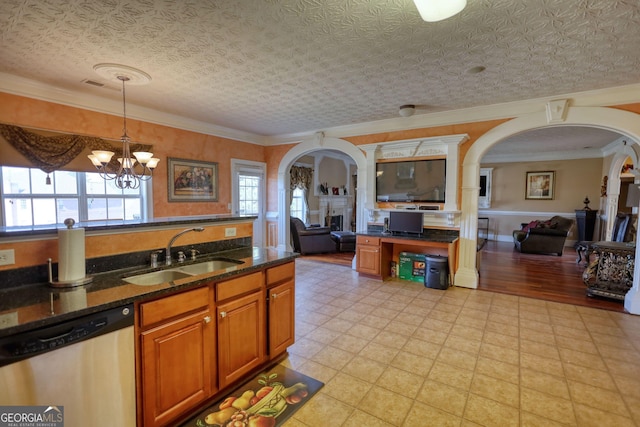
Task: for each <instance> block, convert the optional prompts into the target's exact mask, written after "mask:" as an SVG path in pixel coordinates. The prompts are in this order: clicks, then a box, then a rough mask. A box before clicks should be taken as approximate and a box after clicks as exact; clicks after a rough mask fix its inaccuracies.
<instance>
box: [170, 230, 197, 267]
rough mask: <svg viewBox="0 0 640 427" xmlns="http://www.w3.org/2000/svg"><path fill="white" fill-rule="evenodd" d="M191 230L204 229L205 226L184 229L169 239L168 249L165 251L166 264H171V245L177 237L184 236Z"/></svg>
mask: <svg viewBox="0 0 640 427" xmlns="http://www.w3.org/2000/svg"><path fill="white" fill-rule="evenodd" d="M190 231H204V228H202V227H196V228H187V229H186V230H182V231H181V232H179V233H178V234H176V235H175V236H173V237H172V238H171V240H169V244H168V245H167V249H166V252H165V255H166V256H165V264H166V265H171V246H172V245H173V242H175V241H176V239H177V238H178V237H180V236H182V235H183V234H185V233H188V232H190Z"/></svg>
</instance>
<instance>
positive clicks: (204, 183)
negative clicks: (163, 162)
mask: <svg viewBox="0 0 640 427" xmlns="http://www.w3.org/2000/svg"><path fill="white" fill-rule="evenodd" d="M167 161H168V163H169V167H168V170H169V174H168V182H167V188H168V190H169V201H170V202H217V201H218V164H217V163H212V162H201V161H197V160H185V159H174V158H168V159H167Z"/></svg>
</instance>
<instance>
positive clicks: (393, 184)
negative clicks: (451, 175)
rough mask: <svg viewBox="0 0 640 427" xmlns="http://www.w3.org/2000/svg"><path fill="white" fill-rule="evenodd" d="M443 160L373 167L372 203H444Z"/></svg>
mask: <svg viewBox="0 0 640 427" xmlns="http://www.w3.org/2000/svg"><path fill="white" fill-rule="evenodd" d="M446 182H447V160H446V159H427V160H415V161H400V162H381V163H376V201H378V202H409V203H418V202H430V203H444V202H445V191H446V187H447V186H446Z"/></svg>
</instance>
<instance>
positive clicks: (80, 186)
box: [0, 165, 153, 228]
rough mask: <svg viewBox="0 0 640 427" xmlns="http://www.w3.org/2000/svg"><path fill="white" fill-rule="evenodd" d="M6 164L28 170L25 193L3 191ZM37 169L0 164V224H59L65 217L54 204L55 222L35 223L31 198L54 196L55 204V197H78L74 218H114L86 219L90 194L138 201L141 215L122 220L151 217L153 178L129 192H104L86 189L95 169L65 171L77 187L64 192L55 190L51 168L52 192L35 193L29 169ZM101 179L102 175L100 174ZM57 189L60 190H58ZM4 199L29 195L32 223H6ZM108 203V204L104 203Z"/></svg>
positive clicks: (32, 199)
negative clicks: (72, 178)
mask: <svg viewBox="0 0 640 427" xmlns="http://www.w3.org/2000/svg"><path fill="white" fill-rule="evenodd" d="M5 168H13V169H24V170H26V171H28V175H29V185H28V186H29V192H28V193H5V188H4V172H5ZM33 170H37V171H40V172H41V170H40V169H38V168H32V167H22V166H8V165H7V166H0V226H2V227H4V228H14V227H15V228H19V227H38V228H43V227H44V228H46V227H47V226H51V227H52V228H53V227H56V226H57V225H59V224H62V223H63V222H64V220H65V218H59V217H58V214H59V213H58V209H57V208H56V212H55V217H56V222H55V223H48V222H47V223H36V219H35V215H34V207H33V201H34V200H43V199H53V200H54V203H55V205H56V207H57V203H58V202H57V201H58V200H59V199H77V201H78V218H77V219H76V218H74V219H75V220H76V222H91V221H112V220H113V219H107V218H103V219H89V209H88V201H89V199H90V198H92V197H93V198H101V199H107V203H108V200H109V199H117V200H122V201H123V203H125V200H127V199H129V200H139V203H140V218H139V219H132V220H123V221H136V222H145V221H148V220H149V219H152V218H153V191H152V188H153V187H152V182H151V181H152V179H153V178H152V179H150V180H148V181H143V182H142V183H141V184H140V188H139V189H138V191H137V193H134V194H132V193H131V190H127V191H125V190H121V191H120V192H119V193H113V192H110V191H109V190H108V188H107V187H106V186H105V189H104V193H92V194H89V193H87V185H86V182H87V175H88V174H92V175H95V176H99V173H98V172H84V171H65V172H70V173H73V174H75V181H76V189H77V191H76V192H75V193H67V192H64V193H63V192H56V188H55V186H54V183H55V175H54V174H55V172H52V173H51V174H50V175H53V181H52V183H51V185H52V190H53V191H52V192H51V193H34V190H33V181H32V180H33V175H32V171H33ZM100 179H101V180H102V178H100ZM58 191H59V190H58ZM7 199H28V200H30V201H31V207H30V211H31V221H30V222H31V223H30V225H7V215H6V212H5V203H6V200H7ZM107 206H108V205H107Z"/></svg>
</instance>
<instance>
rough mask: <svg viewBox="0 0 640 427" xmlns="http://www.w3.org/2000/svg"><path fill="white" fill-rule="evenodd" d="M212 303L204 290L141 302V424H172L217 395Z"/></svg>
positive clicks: (209, 292)
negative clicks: (213, 395)
mask: <svg viewBox="0 0 640 427" xmlns="http://www.w3.org/2000/svg"><path fill="white" fill-rule="evenodd" d="M212 301H213V299H212V297H211V290H210V287H208V286H205V287H202V288H198V289H194V290H191V291H188V292H183V293H180V294H177V295H172V296H169V297H166V298H163V299H160V300H156V301H151V302H147V303H142V304H140V308H139V311H138V313H139V324H140V328H141V330H142V332H141V333H140V341H139V345H140V348H139V352H140V355H141V356H140V357H139V370H140V372H141V376H140V381H141V383H140V386H141V388H142V389H141V393H139V394H138V396H139V400H140V401H141V407H142V411H140V413H139V418H142V420H143V425H145V426H164V425H168V424H169V423H170V422H172V421H173V420H174V419H175V418H176V417H177V416H179V415H180V414H182V413H184V412H185V411H188V410H190V409H191V408H193V407H195V406H197V405H198V404H200V403H202V402H204V401H205V400H206V399H208V398H209V397H210V396H211V395H212V394H214V393H215V391H217V389H216V361H215V351H214V343H215V327H214V326H215V322H214V321H213V318H212V316H213V312H212V309H211V303H212Z"/></svg>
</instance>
